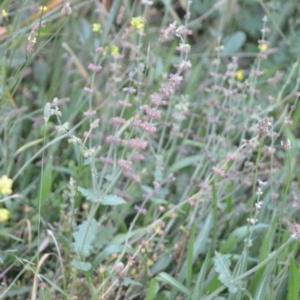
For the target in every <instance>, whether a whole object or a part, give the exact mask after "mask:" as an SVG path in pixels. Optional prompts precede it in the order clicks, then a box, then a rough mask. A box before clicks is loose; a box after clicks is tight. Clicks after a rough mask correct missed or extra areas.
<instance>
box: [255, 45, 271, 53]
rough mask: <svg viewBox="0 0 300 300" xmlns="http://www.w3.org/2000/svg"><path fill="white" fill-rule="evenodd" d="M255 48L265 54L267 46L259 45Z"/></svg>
mask: <svg viewBox="0 0 300 300" xmlns="http://www.w3.org/2000/svg"><path fill="white" fill-rule="evenodd" d="M257 48H258V49H259V50H260V52H265V51H266V50H267V49H268V45H267V44H260V45H258V46H257Z"/></svg>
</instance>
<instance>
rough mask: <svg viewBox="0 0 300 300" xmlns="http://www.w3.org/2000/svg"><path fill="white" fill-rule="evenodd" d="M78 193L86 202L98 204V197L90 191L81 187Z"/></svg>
mask: <svg viewBox="0 0 300 300" xmlns="http://www.w3.org/2000/svg"><path fill="white" fill-rule="evenodd" d="M78 191H79V192H80V194H81V195H82V196H83V197H84V198H86V200H89V201H92V202H98V197H97V195H96V194H95V193H94V191H92V190H87V189H85V188H83V187H80V186H79V187H78Z"/></svg>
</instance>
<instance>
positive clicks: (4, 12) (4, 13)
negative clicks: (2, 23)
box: [2, 9, 8, 18]
mask: <svg viewBox="0 0 300 300" xmlns="http://www.w3.org/2000/svg"><path fill="white" fill-rule="evenodd" d="M2 17H3V18H7V17H8V13H7V11H6V10H5V9H2Z"/></svg>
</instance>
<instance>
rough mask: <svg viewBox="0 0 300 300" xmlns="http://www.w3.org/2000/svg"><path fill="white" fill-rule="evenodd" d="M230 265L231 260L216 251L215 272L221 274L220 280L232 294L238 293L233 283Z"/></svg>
mask: <svg viewBox="0 0 300 300" xmlns="http://www.w3.org/2000/svg"><path fill="white" fill-rule="evenodd" d="M230 264H231V263H230V261H229V259H227V258H226V257H225V256H224V255H222V254H220V253H218V252H217V251H215V270H216V272H217V273H218V274H219V277H218V279H219V280H220V281H221V282H222V283H223V284H224V285H226V286H227V287H228V289H229V291H230V292H231V293H236V292H237V290H238V289H237V287H236V286H235V284H233V283H232V277H231V272H230V269H229V268H230Z"/></svg>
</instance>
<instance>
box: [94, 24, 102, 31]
mask: <svg viewBox="0 0 300 300" xmlns="http://www.w3.org/2000/svg"><path fill="white" fill-rule="evenodd" d="M92 30H93V32H100V31H101V30H102V26H101V24H100V23H94V24H93V29H92Z"/></svg>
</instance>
